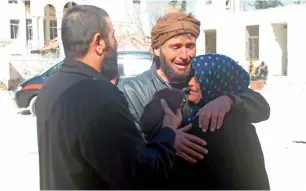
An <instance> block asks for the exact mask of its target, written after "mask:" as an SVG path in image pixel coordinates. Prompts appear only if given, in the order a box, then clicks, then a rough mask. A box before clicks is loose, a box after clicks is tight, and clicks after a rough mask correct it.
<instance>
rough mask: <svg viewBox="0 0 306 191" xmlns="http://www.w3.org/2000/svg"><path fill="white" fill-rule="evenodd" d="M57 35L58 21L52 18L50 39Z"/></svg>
mask: <svg viewBox="0 0 306 191" xmlns="http://www.w3.org/2000/svg"><path fill="white" fill-rule="evenodd" d="M55 37H57V21H56V20H50V39H51V40H52V39H54V38H55Z"/></svg>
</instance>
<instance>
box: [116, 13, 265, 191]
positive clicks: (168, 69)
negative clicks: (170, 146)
mask: <svg viewBox="0 0 306 191" xmlns="http://www.w3.org/2000/svg"><path fill="white" fill-rule="evenodd" d="M200 25H201V24H200V21H199V20H197V19H196V18H195V17H193V16H192V15H191V14H187V13H169V14H167V15H165V16H163V17H161V18H160V19H159V20H158V21H157V23H156V25H155V26H154V27H153V28H152V32H151V53H152V54H153V64H152V67H151V69H150V70H148V71H145V72H144V73H142V74H139V75H137V76H135V77H132V78H126V79H124V80H121V81H120V82H119V84H118V88H119V89H120V90H121V91H122V92H123V93H124V95H125V97H126V99H127V101H128V103H129V108H130V111H131V113H132V116H133V117H134V120H135V123H136V124H137V126H138V127H139V121H140V117H141V115H142V113H143V110H144V107H145V106H146V105H147V104H148V103H149V102H150V101H151V100H152V97H153V95H154V93H155V92H157V91H159V90H162V89H164V88H177V89H181V90H182V89H185V88H186V87H188V82H189V81H190V79H191V78H192V76H193V74H192V72H191V60H192V58H193V57H195V56H196V40H197V38H198V37H199V35H200ZM191 93H192V92H191ZM207 105H209V106H208V107H206V108H205V111H204V110H203V111H201V112H200V118H202V119H203V120H200V121H204V123H203V124H199V126H202V128H203V129H204V128H208V124H209V123H208V121H210V120H211V119H212V118H213V117H212V113H213V112H214V111H217V112H214V114H216V115H217V117H218V115H221V112H218V111H222V109H224V108H228V107H239V108H240V109H241V110H243V111H245V112H247V113H250V115H252V114H254V113H255V112H256V115H258V112H259V113H260V115H261V116H260V117H261V119H260V120H266V118H267V116H268V115H269V105H267V102H266V101H265V99H264V98H263V97H262V96H261V95H260V94H258V93H256V92H254V91H252V90H249V91H247V92H246V93H243V94H239V95H233V96H231V97H228V96H223V98H222V99H218V100H217V101H215V100H213V101H211V102H210V103H209V104H207ZM187 107H188V104H187ZM184 109H188V108H184ZM204 112H205V113H204ZM206 126H207V127H206ZM191 128H192V127H191V125H187V126H185V127H182V128H180V129H178V130H176V138H175V148H176V151H177V156H178V157H177V162H178V164H179V163H180V162H183V163H187V162H186V161H188V163H187V168H186V170H187V172H182V171H180V173H176V174H175V175H174V176H173V177H170V179H169V180H166V181H162V182H163V184H162V185H156V187H157V188H160V189H216V187H214V186H210V185H209V184H207V183H209V181H210V180H212V179H213V178H214V177H209V175H207V177H206V176H205V175H204V174H203V177H198V179H200V180H201V181H200V182H199V183H198V185H197V186H195V185H192V184H193V182H194V180H192V179H190V178H188V176H189V175H192V171H189V170H191V169H192V168H193V167H194V165H193V164H192V163H196V162H197V161H200V160H202V159H203V158H204V156H205V155H206V154H207V153H208V151H207V149H206V148H205V146H206V142H205V141H204V140H202V139H200V138H198V137H197V136H194V135H191V134H189V133H188V132H189V131H190V130H191ZM140 130H141V129H140ZM204 160H205V159H204ZM176 166H177V165H176V164H175V165H174V167H176ZM189 167H190V168H189ZM178 169H180V168H178ZM186 173H187V175H186ZM183 174H185V175H184V176H179V175H183ZM176 175H178V176H176ZM193 177H194V176H193ZM171 179H172V180H173V181H172V180H171ZM152 189H154V188H152Z"/></svg>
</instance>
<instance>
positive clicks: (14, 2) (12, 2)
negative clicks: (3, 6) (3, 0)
mask: <svg viewBox="0 0 306 191" xmlns="http://www.w3.org/2000/svg"><path fill="white" fill-rule="evenodd" d="M8 3H9V4H17V3H18V0H15V1H8Z"/></svg>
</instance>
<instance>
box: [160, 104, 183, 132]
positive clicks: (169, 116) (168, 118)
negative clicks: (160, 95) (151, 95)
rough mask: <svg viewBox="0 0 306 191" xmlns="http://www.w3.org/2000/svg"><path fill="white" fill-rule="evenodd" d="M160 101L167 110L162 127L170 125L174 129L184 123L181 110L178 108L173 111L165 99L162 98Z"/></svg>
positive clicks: (165, 110)
mask: <svg viewBox="0 0 306 191" xmlns="http://www.w3.org/2000/svg"><path fill="white" fill-rule="evenodd" d="M160 103H161V106H162V108H163V110H164V112H165V116H164V120H163V124H162V127H170V128H172V129H173V130H176V129H177V128H178V127H179V126H180V124H181V123H182V119H183V117H182V113H181V110H180V109H177V111H176V112H175V113H173V112H172V111H171V109H170V108H169V106H168V104H167V102H166V101H165V100H164V99H161V100H160Z"/></svg>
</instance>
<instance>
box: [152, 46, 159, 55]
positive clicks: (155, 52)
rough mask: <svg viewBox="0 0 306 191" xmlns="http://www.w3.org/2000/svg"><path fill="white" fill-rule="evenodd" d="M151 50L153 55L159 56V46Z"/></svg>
mask: <svg viewBox="0 0 306 191" xmlns="http://www.w3.org/2000/svg"><path fill="white" fill-rule="evenodd" d="M153 52H154V55H155V56H158V57H159V56H160V48H154V49H153Z"/></svg>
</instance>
